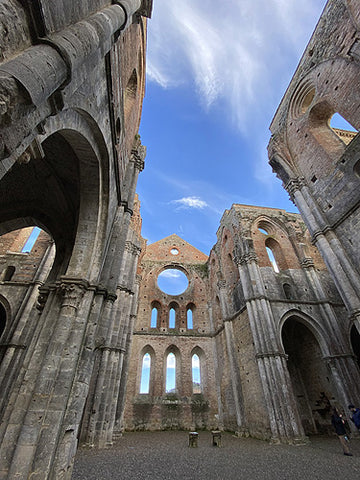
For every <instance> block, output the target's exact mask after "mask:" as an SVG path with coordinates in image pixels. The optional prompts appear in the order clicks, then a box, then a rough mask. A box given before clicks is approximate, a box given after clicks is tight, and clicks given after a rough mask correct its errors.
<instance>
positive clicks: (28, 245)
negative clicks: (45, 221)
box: [21, 227, 41, 253]
mask: <svg viewBox="0 0 360 480" xmlns="http://www.w3.org/2000/svg"><path fill="white" fill-rule="evenodd" d="M40 232H41V229H40V228H39V227H34V228H33V229H32V232H31V233H30V235H29V238H28V239H27V240H26V242H25V245H24V246H23V248H22V250H21V252H22V253H30V252H31V250H32V248H33V246H34V244H35V242H36V240H37V239H38V236H39V235H40Z"/></svg>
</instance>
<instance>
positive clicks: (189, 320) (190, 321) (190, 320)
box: [186, 307, 194, 330]
mask: <svg viewBox="0 0 360 480" xmlns="http://www.w3.org/2000/svg"><path fill="white" fill-rule="evenodd" d="M186 326H187V329H188V330H192V329H193V328H194V325H193V310H192V307H188V308H187V310H186Z"/></svg>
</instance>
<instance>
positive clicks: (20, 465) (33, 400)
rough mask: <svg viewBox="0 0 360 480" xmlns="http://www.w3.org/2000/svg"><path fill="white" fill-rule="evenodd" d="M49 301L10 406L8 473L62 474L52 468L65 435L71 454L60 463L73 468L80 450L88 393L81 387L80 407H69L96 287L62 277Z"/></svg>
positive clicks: (5, 448) (4, 454)
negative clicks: (80, 430) (63, 462)
mask: <svg viewBox="0 0 360 480" xmlns="http://www.w3.org/2000/svg"><path fill="white" fill-rule="evenodd" d="M49 300H50V298H49ZM51 300H52V302H51V308H50V307H49V308H48V309H47V308H45V309H44V311H43V314H42V317H44V318H41V321H40V322H39V324H40V327H39V330H38V332H36V334H35V335H34V339H33V344H32V346H31V347H30V348H29V350H28V352H27V355H26V358H25V361H24V370H25V374H24V375H23V377H22V378H21V379H20V382H21V383H20V386H21V388H20V389H19V393H18V394H17V396H16V398H13V399H12V401H11V402H9V405H8V409H10V410H11V414H10V415H9V418H8V422H7V427H6V431H5V432H4V433H5V435H4V438H3V441H2V444H1V447H0V454H1V462H0V463H1V468H2V471H1V473H2V474H4V475H8V477H9V478H12V477H14V478H18V477H20V478H28V476H32V477H33V478H35V475H40V474H41V478H44V479H45V478H52V475H53V478H61V477H60V473H59V472H54V469H53V467H54V458H55V456H56V455H57V452H58V449H59V447H60V444H61V443H62V440H63V437H66V444H67V450H68V452H69V456H67V458H66V459H65V464H62V465H61V467H60V470H61V471H62V472H69V471H70V470H71V462H72V458H73V455H74V453H75V449H76V443H77V440H76V437H77V432H78V428H79V424H80V417H81V414H82V408H83V406H84V403H85V400H86V392H82V393H80V392H78V395H77V408H76V411H72V412H71V411H70V410H69V407H70V403H69V399H70V397H71V392H72V388H73V386H74V385H75V384H76V380H77V378H76V368H77V365H78V359H79V356H80V353H81V351H82V346H83V340H84V336H85V332H86V326H87V319H88V316H89V311H90V309H91V305H92V300H93V291H92V290H91V289H89V286H88V285H87V283H86V282H84V281H82V280H81V279H74V278H71V279H70V278H67V277H62V279H61V283H60V284H59V286H58V288H57V289H56V290H55V291H54V292H53V295H52V299H51ZM58 474H59V476H58V477H57V475H58ZM61 475H62V474H61Z"/></svg>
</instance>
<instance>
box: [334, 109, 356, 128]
mask: <svg viewBox="0 0 360 480" xmlns="http://www.w3.org/2000/svg"><path fill="white" fill-rule="evenodd" d="M330 127H331V128H338V129H340V130H347V131H349V132H355V133H357V130H356V129H355V128H354V127H353V126H352V125H351V124H350V123H349V122H348V121H347V120H345V118H344V117H342V116H341V115H340V113H334V115H333V116H332V117H331V119H330Z"/></svg>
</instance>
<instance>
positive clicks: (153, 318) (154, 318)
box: [150, 307, 158, 328]
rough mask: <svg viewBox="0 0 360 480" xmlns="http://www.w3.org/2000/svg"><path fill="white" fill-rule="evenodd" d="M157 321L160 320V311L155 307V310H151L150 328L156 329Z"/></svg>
mask: <svg viewBox="0 0 360 480" xmlns="http://www.w3.org/2000/svg"><path fill="white" fill-rule="evenodd" d="M157 319H158V309H157V307H153V309H152V310H151V323H150V328H156V327H157Z"/></svg>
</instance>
